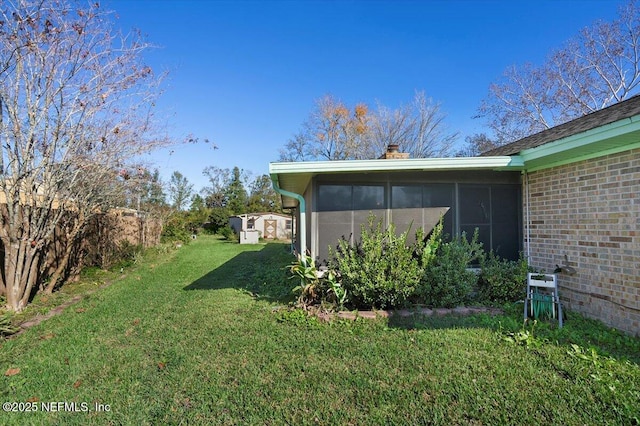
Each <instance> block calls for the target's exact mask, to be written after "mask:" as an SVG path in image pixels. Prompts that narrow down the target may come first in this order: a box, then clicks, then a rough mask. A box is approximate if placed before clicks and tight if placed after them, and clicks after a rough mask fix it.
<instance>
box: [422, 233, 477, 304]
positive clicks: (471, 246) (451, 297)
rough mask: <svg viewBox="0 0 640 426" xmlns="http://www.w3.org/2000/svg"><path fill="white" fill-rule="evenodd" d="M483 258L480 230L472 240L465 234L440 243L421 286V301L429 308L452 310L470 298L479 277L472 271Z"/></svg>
mask: <svg viewBox="0 0 640 426" xmlns="http://www.w3.org/2000/svg"><path fill="white" fill-rule="evenodd" d="M483 255H484V252H483V251H482V243H480V242H478V230H477V229H476V231H475V232H474V234H473V237H472V238H471V241H468V240H467V237H466V234H464V233H463V234H462V235H461V236H458V237H456V238H454V239H453V240H451V241H449V242H447V243H443V244H440V246H439V247H438V250H437V252H436V254H435V257H434V258H433V261H432V262H431V263H430V264H429V265H428V267H427V268H426V270H425V274H424V276H423V277H422V281H421V283H420V291H419V294H418V299H417V300H418V301H420V302H422V303H424V304H426V305H427V306H434V307H445V308H451V307H454V306H457V305H461V304H464V303H466V302H468V301H469V300H470V299H471V293H472V291H473V287H474V285H475V284H476V282H477V280H478V277H477V275H476V273H475V272H474V271H472V270H470V269H469V265H471V264H472V263H473V262H474V261H476V260H478V259H481V258H482V256H483Z"/></svg>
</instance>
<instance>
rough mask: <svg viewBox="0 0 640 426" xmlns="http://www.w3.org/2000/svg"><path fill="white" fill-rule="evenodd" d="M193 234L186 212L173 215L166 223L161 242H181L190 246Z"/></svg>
mask: <svg viewBox="0 0 640 426" xmlns="http://www.w3.org/2000/svg"><path fill="white" fill-rule="evenodd" d="M191 234H192V232H191V231H190V229H189V222H188V220H187V216H186V214H185V212H177V213H174V214H172V215H171V216H170V217H169V219H167V221H166V222H165V224H164V227H163V228H162V234H161V235H162V236H161V238H160V241H162V242H163V243H171V242H177V241H180V242H182V243H183V244H189V242H190V241H191Z"/></svg>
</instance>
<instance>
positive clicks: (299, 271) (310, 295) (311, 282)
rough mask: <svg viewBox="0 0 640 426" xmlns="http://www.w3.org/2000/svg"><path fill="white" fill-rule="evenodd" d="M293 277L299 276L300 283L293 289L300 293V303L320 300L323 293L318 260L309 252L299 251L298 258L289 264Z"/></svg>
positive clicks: (302, 305)
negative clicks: (317, 265)
mask: <svg viewBox="0 0 640 426" xmlns="http://www.w3.org/2000/svg"><path fill="white" fill-rule="evenodd" d="M289 272H291V274H292V276H291V278H298V279H299V280H300V285H298V286H297V287H295V288H294V289H293V290H292V291H293V293H294V294H297V295H298V305H299V306H301V307H303V308H306V307H307V306H309V305H311V304H314V303H316V302H318V301H319V299H320V297H321V295H322V289H321V288H320V279H319V278H318V268H317V267H316V262H315V261H314V260H313V258H312V257H311V256H309V255H308V254H301V253H299V254H298V256H297V259H296V260H295V261H294V262H292V263H291V265H289Z"/></svg>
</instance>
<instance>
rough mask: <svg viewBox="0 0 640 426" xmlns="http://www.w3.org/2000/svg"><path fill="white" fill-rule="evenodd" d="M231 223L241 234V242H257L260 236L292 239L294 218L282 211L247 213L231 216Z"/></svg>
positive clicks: (274, 238) (270, 238) (272, 238)
mask: <svg viewBox="0 0 640 426" xmlns="http://www.w3.org/2000/svg"><path fill="white" fill-rule="evenodd" d="M229 225H230V226H231V228H232V229H233V230H234V231H235V232H236V233H237V234H238V235H239V236H240V244H255V243H257V242H258V240H259V239H260V238H264V239H267V240H290V239H291V235H292V229H293V219H292V217H291V216H287V215H284V214H280V213H246V214H241V215H237V216H231V217H230V218H229Z"/></svg>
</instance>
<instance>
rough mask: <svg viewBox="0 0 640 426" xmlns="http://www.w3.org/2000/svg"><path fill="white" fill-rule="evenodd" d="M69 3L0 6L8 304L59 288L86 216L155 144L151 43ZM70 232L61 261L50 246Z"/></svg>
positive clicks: (0, 188) (0, 140)
mask: <svg viewBox="0 0 640 426" xmlns="http://www.w3.org/2000/svg"><path fill="white" fill-rule="evenodd" d="M111 16H112V15H111V13H109V12H106V11H102V10H101V9H100V8H99V6H98V4H97V3H96V4H92V5H89V4H88V3H84V4H83V5H81V4H79V3H76V2H73V1H72V0H5V1H4V2H2V4H1V5H0V149H1V150H2V152H1V155H0V172H1V173H2V179H1V180H0V197H1V198H2V199H1V200H0V201H1V205H0V242H1V243H2V246H3V249H4V258H3V263H2V274H1V277H2V285H3V287H4V292H5V295H6V300H7V307H8V308H9V309H11V310H14V311H20V310H22V309H23V308H24V306H25V305H26V304H27V302H28V300H29V297H30V295H31V294H32V293H33V292H34V291H36V290H37V289H38V288H39V286H40V285H41V284H43V282H44V279H45V278H46V277H47V275H49V274H50V273H51V271H53V272H52V273H51V275H49V278H50V280H49V282H48V284H47V290H48V291H52V290H53V289H54V287H55V286H56V285H58V284H59V282H60V280H61V278H62V277H63V272H64V270H65V269H66V268H67V267H68V262H69V258H70V255H71V253H72V251H73V247H74V243H76V242H77V241H78V240H79V238H80V237H81V236H82V232H83V230H84V229H85V227H86V225H87V224H88V222H89V220H90V219H91V218H92V217H93V216H94V215H95V214H97V213H99V212H102V211H105V209H108V208H109V207H111V206H113V205H115V203H117V200H121V199H122V191H123V186H122V182H123V181H124V180H125V179H124V177H123V176H122V174H121V170H123V169H124V170H126V169H127V168H128V167H129V165H128V162H129V161H131V159H135V158H136V157H137V156H139V155H140V154H141V153H144V152H147V151H149V150H151V149H153V148H155V147H157V146H159V145H162V144H165V143H166V142H167V141H166V139H164V138H158V137H155V135H154V133H153V132H152V131H151V130H153V126H152V121H153V120H152V114H151V107H152V106H153V104H154V99H155V96H156V94H157V93H158V90H157V85H158V83H159V80H160V79H159V78H158V77H157V76H155V75H154V74H153V72H152V70H151V69H150V68H149V67H148V66H146V65H144V63H142V62H141V53H142V52H143V51H144V50H145V49H147V48H148V47H149V46H148V44H147V43H146V42H145V41H144V40H143V39H142V38H141V37H140V35H139V34H137V33H130V34H120V33H117V32H116V31H114V30H113V29H112V27H111V21H110V18H111ZM60 233H63V234H64V240H65V241H66V247H65V249H64V251H63V254H62V255H61V257H60V258H59V259H51V257H50V256H48V255H47V253H48V251H47V250H48V249H49V248H51V246H52V245H53V244H54V243H55V242H56V241H55V240H57V239H58V237H59V234H60Z"/></svg>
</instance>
